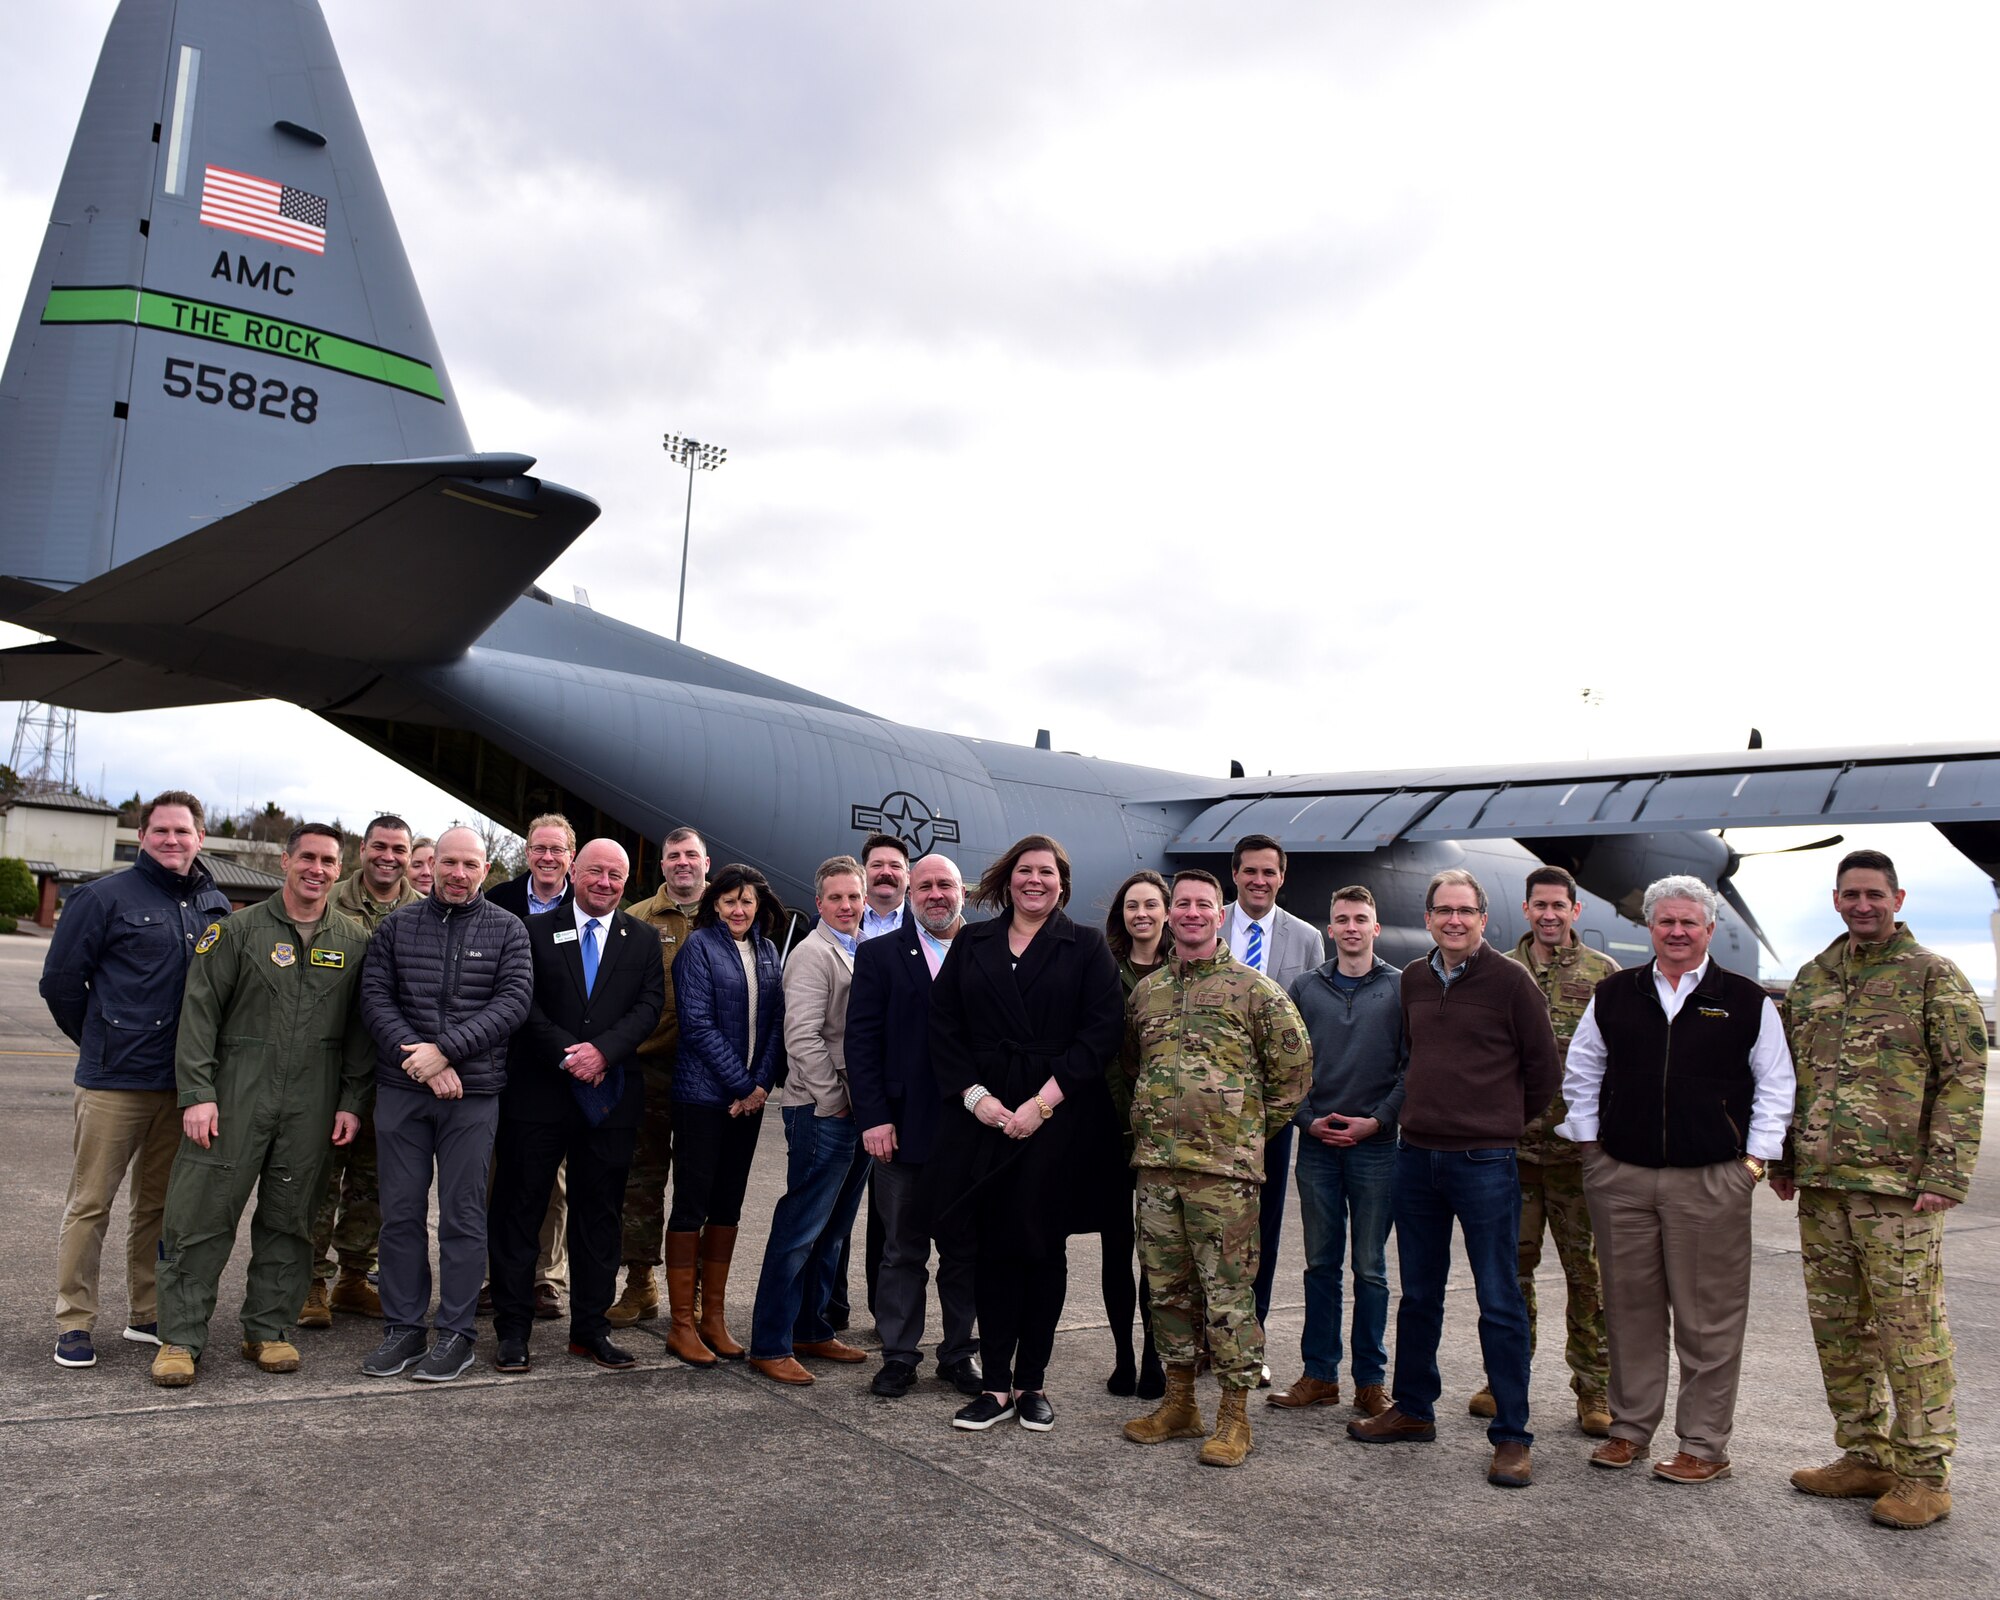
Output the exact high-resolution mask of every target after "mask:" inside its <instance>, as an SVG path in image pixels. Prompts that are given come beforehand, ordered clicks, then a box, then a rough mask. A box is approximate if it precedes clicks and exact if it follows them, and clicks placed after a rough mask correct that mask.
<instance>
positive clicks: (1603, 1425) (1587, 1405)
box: [1576, 1394, 1611, 1439]
mask: <svg viewBox="0 0 2000 1600" xmlns="http://www.w3.org/2000/svg"><path fill="white" fill-rule="evenodd" d="M1576 1425H1577V1426H1578V1427H1579V1428H1581V1429H1582V1430H1583V1431H1584V1432H1585V1433H1587V1434H1589V1435H1590V1437H1591V1438H1593V1439H1608V1438H1610V1437H1611V1402H1610V1401H1609V1400H1607V1399H1605V1398H1604V1396H1603V1395H1601V1394H1580V1395H1578V1396H1577V1397H1576Z"/></svg>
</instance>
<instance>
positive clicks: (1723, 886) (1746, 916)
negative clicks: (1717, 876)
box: [1717, 878, 1785, 966]
mask: <svg viewBox="0 0 2000 1600" xmlns="http://www.w3.org/2000/svg"><path fill="white" fill-rule="evenodd" d="M1717 887H1718V888H1719V889H1720V890H1721V891H1722V898H1723V899H1725V900H1727V901H1728V902H1729V909H1730V910H1731V911H1734V912H1735V913H1736V914H1737V915H1738V916H1739V917H1741V918H1742V919H1743V921H1744V923H1745V925H1746V926H1747V927H1748V928H1749V929H1750V931H1751V932H1752V933H1754V934H1756V935H1757V942H1758V943H1759V944H1761V945H1762V946H1763V947H1764V948H1765V949H1766V950H1768V951H1770V952H1771V959H1772V960H1773V961H1775V962H1777V963H1778V964H1779V965H1780V966H1783V965H1784V963H1785V958H1784V957H1783V956H1781V955H1779V954H1778V947H1777V946H1776V945H1774V944H1772V943H1771V940H1770V936H1769V935H1768V934H1766V933H1765V932H1764V930H1763V928H1762V927H1760V926H1759V925H1758V922H1757V914H1756V913H1755V912H1753V911H1752V910H1751V909H1750V902H1749V901H1747V900H1745V899H1744V898H1743V895H1742V892H1741V891H1740V890H1739V889H1738V888H1737V887H1736V885H1735V884H1734V883H1732V882H1731V881H1730V880H1729V879H1727V878H1724V879H1723V880H1722V882H1721V883H1720V884H1718V885H1717Z"/></svg>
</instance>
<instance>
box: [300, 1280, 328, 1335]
mask: <svg viewBox="0 0 2000 1600" xmlns="http://www.w3.org/2000/svg"><path fill="white" fill-rule="evenodd" d="M299 1326H300V1327H301V1328H330V1327H332V1326H333V1307H332V1306H330V1305H328V1304H327V1303H326V1280H325V1279H323V1278H315V1279H313V1281H312V1287H311V1288H310V1289H308V1290H306V1303H305V1304H304V1305H302V1306H301V1307H299Z"/></svg>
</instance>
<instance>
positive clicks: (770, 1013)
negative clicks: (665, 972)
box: [674, 925, 785, 1106]
mask: <svg viewBox="0 0 2000 1600" xmlns="http://www.w3.org/2000/svg"><path fill="white" fill-rule="evenodd" d="M755 938H756V941H757V944H756V949H757V1055H756V1063H757V1065H756V1069H755V1070H754V1071H753V1070H752V1069H751V1068H750V1066H749V1065H748V1062H749V1059H750V1039H749V1032H750V1026H749V1025H750V986H749V985H748V984H747V983H745V982H744V981H743V958H742V956H741V955H739V954H738V953H737V950H736V941H735V940H734V939H732V938H730V937H729V931H728V930H727V929H726V928H720V927H716V926H713V925H711V926H709V927H706V928H696V929H695V930H694V932H693V933H691V934H689V935H688V941H687V943H686V944H684V945H682V946H681V953H680V954H679V955H677V956H675V957H674V1008H675V1010H676V1012H677V1013H678V1015H679V1017H680V1026H681V1040H680V1056H679V1059H678V1060H677V1061H676V1063H675V1066H674V1099H675V1100H676V1101H685V1102H686V1103H688V1104H690V1105H697V1106H726V1105H728V1104H729V1102H730V1101H732V1100H741V1099H742V1098H743V1097H744V1096H745V1095H746V1094H748V1093H749V1092H750V1091H751V1089H753V1088H758V1089H762V1090H764V1091H765V1092H766V1093H767V1094H768V1093H769V1092H770V1089H771V1086H772V1084H773V1083H775V1082H776V1081H777V1078H778V1075H779V1071H780V1069H781V1068H782V1067H783V1065H784V1060H785V987H784V968H783V967H782V966H781V965H780V964H779V961H778V947H777V946H776V945H774V944H772V943H771V941H770V940H769V939H766V938H765V937H764V936H763V935H762V934H757V935H755Z"/></svg>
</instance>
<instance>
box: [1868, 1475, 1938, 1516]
mask: <svg viewBox="0 0 2000 1600" xmlns="http://www.w3.org/2000/svg"><path fill="white" fill-rule="evenodd" d="M1868 1514H1869V1515H1870V1516H1871V1517H1873V1518H1874V1519H1875V1520H1876V1521H1877V1522H1879V1523H1881V1524H1882V1526H1883V1527H1885V1528H1928V1527H1929V1526H1930V1525H1931V1524H1932V1523H1933V1522H1942V1521H1944V1519H1945V1518H1946V1517H1948V1516H1950V1515H1951V1492H1950V1491H1949V1490H1947V1489H1946V1488H1945V1486H1944V1485H1943V1484H1941V1483H1926V1482H1925V1481H1924V1480H1923V1479H1921V1478H1898V1479H1897V1480H1896V1487H1895V1488H1893V1489H1891V1490H1890V1491H1889V1492H1888V1493H1887V1494H1885V1495H1884V1496H1882V1498H1881V1499H1880V1500H1877V1501H1876V1502H1875V1505H1874V1508H1873V1509H1872V1510H1871V1511H1870V1512H1869V1513H1868Z"/></svg>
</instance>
